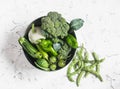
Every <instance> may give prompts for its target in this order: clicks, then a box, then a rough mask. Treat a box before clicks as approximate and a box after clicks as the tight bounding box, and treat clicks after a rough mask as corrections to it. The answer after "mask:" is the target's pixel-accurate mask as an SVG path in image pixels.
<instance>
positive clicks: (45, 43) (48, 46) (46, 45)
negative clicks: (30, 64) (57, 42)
mask: <svg viewBox="0 0 120 89" xmlns="http://www.w3.org/2000/svg"><path fill="white" fill-rule="evenodd" d="M38 45H39V46H40V47H41V48H42V49H43V50H44V51H46V52H48V53H50V54H51V55H53V56H57V55H58V54H57V52H56V51H55V50H54V49H53V47H52V42H51V41H50V40H44V39H42V40H40V43H39V44H38Z"/></svg>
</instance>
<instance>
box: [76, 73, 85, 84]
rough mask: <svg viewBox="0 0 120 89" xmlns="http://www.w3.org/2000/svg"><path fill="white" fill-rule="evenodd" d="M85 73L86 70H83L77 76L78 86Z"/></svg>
mask: <svg viewBox="0 0 120 89" xmlns="http://www.w3.org/2000/svg"><path fill="white" fill-rule="evenodd" d="M84 73H85V71H81V72H80V73H79V75H78V76H77V79H76V84H77V86H79V84H80V79H81V77H82V75H83V74H84Z"/></svg>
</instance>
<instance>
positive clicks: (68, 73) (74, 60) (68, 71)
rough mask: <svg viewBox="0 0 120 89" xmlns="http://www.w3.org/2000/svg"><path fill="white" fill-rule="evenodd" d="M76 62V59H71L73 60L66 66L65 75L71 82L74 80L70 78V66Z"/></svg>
mask: <svg viewBox="0 0 120 89" xmlns="http://www.w3.org/2000/svg"><path fill="white" fill-rule="evenodd" d="M77 62H78V60H76V59H73V61H72V62H71V64H70V65H69V66H68V70H67V77H68V79H69V80H70V81H71V82H74V80H73V79H72V76H70V72H71V70H72V67H73V65H74V64H76V63H77Z"/></svg>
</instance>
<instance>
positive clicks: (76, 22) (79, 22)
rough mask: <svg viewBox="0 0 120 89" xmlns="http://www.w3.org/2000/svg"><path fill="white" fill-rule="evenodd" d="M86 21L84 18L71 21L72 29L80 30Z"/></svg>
mask: <svg viewBox="0 0 120 89" xmlns="http://www.w3.org/2000/svg"><path fill="white" fill-rule="evenodd" d="M83 23H84V21H83V20H82V19H79V18H78V19H74V20H72V21H71V22H70V28H71V29H72V30H78V29H80V28H81V27H82V26H83Z"/></svg>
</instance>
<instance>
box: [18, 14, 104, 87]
mask: <svg viewBox="0 0 120 89" xmlns="http://www.w3.org/2000/svg"><path fill="white" fill-rule="evenodd" d="M83 24H84V21H83V20H82V19H80V18H78V19H73V20H72V21H71V22H70V23H68V22H67V21H66V20H65V18H63V17H62V16H61V14H59V13H58V12H49V13H48V14H47V16H43V17H41V18H40V21H39V19H38V20H37V23H36V22H35V21H34V22H33V23H32V24H31V27H32V28H31V29H28V30H29V32H28V34H27V35H25V36H24V37H20V38H19V40H18V41H19V44H20V45H21V46H22V48H23V49H24V51H25V54H26V53H27V54H28V55H29V56H30V58H31V61H32V62H33V63H34V64H33V65H35V66H36V67H37V68H39V69H42V70H44V71H55V70H58V69H61V68H63V67H65V66H66V65H67V64H68V62H70V60H71V58H72V57H73V54H74V53H73V52H74V51H75V50H77V51H76V53H75V56H74V57H73V60H72V62H71V63H70V64H69V66H68V69H67V77H68V80H69V81H71V82H76V85H77V86H79V84H80V80H81V78H82V77H83V76H84V77H87V76H88V75H89V74H92V75H94V76H96V78H98V79H99V80H100V81H103V79H102V77H101V75H100V64H101V63H102V62H103V61H104V59H100V58H99V57H98V55H97V54H96V53H95V52H92V53H91V55H92V57H93V59H94V60H90V58H89V53H88V51H87V50H86V48H84V46H83V45H82V46H79V45H78V42H77V39H76V37H75V35H74V31H76V30H78V29H80V28H81V27H82V26H83ZM76 75H77V76H76ZM74 76H76V80H75V79H74Z"/></svg>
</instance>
